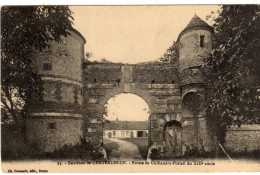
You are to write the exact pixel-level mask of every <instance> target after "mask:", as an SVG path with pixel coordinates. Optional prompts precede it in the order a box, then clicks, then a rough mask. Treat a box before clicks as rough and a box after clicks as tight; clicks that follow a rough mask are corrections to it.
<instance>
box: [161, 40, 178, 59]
mask: <svg viewBox="0 0 260 175" xmlns="http://www.w3.org/2000/svg"><path fill="white" fill-rule="evenodd" d="M178 58H179V48H178V43H177V42H175V41H174V42H173V44H172V45H171V46H170V47H169V48H168V49H167V50H166V52H165V53H164V55H163V56H162V57H160V58H159V60H160V61H161V62H167V63H176V61H177V60H178Z"/></svg>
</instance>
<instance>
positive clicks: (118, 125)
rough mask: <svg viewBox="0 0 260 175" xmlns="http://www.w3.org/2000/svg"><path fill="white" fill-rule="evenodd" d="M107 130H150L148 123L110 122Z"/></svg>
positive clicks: (106, 126)
mask: <svg viewBox="0 0 260 175" xmlns="http://www.w3.org/2000/svg"><path fill="white" fill-rule="evenodd" d="M104 128H105V130H148V121H110V122H107V123H105V125H104Z"/></svg>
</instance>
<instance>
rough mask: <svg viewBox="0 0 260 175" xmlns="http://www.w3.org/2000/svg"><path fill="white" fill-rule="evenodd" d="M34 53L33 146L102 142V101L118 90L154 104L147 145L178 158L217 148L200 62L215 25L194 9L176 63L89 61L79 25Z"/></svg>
mask: <svg viewBox="0 0 260 175" xmlns="http://www.w3.org/2000/svg"><path fill="white" fill-rule="evenodd" d="M70 33H71V35H69V36H68V37H66V38H65V37H63V38H62V42H60V43H54V42H53V43H51V46H52V47H51V49H46V50H44V51H42V52H37V53H35V59H34V62H33V68H34V69H35V71H37V72H38V74H39V75H40V76H41V78H42V80H43V91H42V94H43V95H42V96H43V97H42V99H41V100H39V102H38V103H37V104H34V105H33V106H32V107H31V110H30V116H28V119H27V140H28V144H30V145H32V146H37V147H38V148H40V150H41V151H42V152H51V151H53V150H55V149H58V148H59V147H62V146H64V145H75V144H78V143H80V141H81V139H86V140H87V141H89V142H92V143H96V144H97V145H101V142H102V135H103V113H104V110H105V109H104V108H105V107H104V105H105V104H106V103H107V101H108V100H109V98H111V97H113V96H115V95H117V94H120V93H132V94H135V95H138V96H140V97H141V98H142V99H143V100H145V101H146V103H147V104H148V105H149V108H150V110H151V114H150V117H149V126H148V132H149V134H148V137H149V146H152V145H159V146H160V147H161V148H162V150H164V151H162V155H163V156H165V157H176V156H180V155H183V154H184V152H185V151H186V150H187V149H192V148H198V149H204V150H205V151H211V150H212V149H214V148H213V146H212V145H213V144H212V137H211V136H210V130H209V126H208V123H207V116H205V111H204V106H203V101H204V100H205V95H204V78H203V74H202V72H201V67H202V66H203V64H204V60H205V59H208V58H209V57H210V54H211V52H212V40H211V36H212V33H213V29H212V27H210V26H209V25H208V24H207V23H205V22H204V21H202V20H201V19H200V18H199V17H197V16H196V15H195V16H194V17H193V18H192V20H191V21H190V23H189V24H188V25H187V27H186V28H185V29H184V30H183V31H182V32H181V33H180V35H179V37H178V41H177V43H178V45H179V59H178V60H177V62H176V63H147V64H133V65H131V64H116V63H115V64H114V63H89V64H83V60H84V44H85V42H86V41H85V39H84V38H83V36H82V35H81V34H80V33H79V32H77V31H76V30H71V31H70Z"/></svg>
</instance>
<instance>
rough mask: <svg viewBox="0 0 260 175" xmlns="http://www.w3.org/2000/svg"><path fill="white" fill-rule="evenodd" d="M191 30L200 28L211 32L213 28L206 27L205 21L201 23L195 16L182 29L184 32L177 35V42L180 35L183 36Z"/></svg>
mask: <svg viewBox="0 0 260 175" xmlns="http://www.w3.org/2000/svg"><path fill="white" fill-rule="evenodd" d="M192 28H202V29H207V30H210V31H211V32H213V28H212V27H211V26H210V25H208V24H207V23H206V22H205V21H203V20H202V19H201V18H200V17H198V16H197V15H194V16H193V18H192V19H191V20H190V23H189V24H188V25H187V26H186V27H185V28H184V30H183V31H182V32H181V33H180V34H179V37H178V40H179V39H180V37H181V35H182V34H184V33H185V32H186V31H187V30H189V29H192Z"/></svg>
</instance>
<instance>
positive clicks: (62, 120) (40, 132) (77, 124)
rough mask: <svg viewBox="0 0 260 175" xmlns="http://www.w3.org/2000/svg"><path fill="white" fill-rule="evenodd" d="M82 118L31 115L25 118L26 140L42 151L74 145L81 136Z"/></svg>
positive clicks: (78, 141)
mask: <svg viewBox="0 0 260 175" xmlns="http://www.w3.org/2000/svg"><path fill="white" fill-rule="evenodd" d="M82 124H83V123H82V119H81V118H77V117H74V118H71V117H65V116H62V117H57V116H52V117H31V118H29V119H28V120H27V140H28V144H29V145H30V146H32V147H37V148H38V149H40V151H42V152H51V151H53V150H55V149H58V148H59V147H62V146H64V145H68V146H69V145H75V144H77V143H80V139H81V138H83V132H82Z"/></svg>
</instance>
